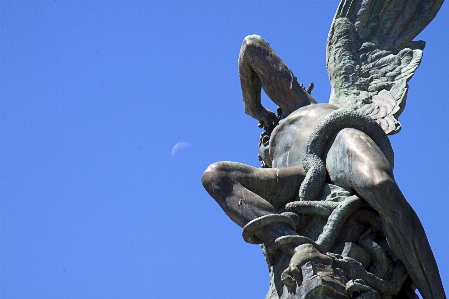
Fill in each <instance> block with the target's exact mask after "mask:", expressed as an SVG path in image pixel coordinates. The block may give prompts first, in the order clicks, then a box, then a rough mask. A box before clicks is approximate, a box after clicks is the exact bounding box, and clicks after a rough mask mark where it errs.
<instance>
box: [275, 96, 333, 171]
mask: <svg viewBox="0 0 449 299" xmlns="http://www.w3.org/2000/svg"><path fill="white" fill-rule="evenodd" d="M337 109H338V107H336V106H334V105H330V104H311V105H308V106H305V107H302V108H300V109H298V110H296V111H295V112H293V113H291V114H290V115H289V116H287V117H286V118H285V119H284V120H282V121H280V122H279V125H278V126H277V127H276V128H275V129H274V130H273V132H272V134H271V138H270V144H269V152H270V158H271V161H272V167H274V168H281V167H293V166H302V158H303V154H304V151H305V147H306V144H307V140H308V138H309V136H310V134H311V133H312V131H313V129H315V127H316V126H317V125H318V124H319V123H320V122H321V121H322V120H323V119H324V118H325V117H326V115H328V114H329V113H331V112H332V111H335V110H337Z"/></svg>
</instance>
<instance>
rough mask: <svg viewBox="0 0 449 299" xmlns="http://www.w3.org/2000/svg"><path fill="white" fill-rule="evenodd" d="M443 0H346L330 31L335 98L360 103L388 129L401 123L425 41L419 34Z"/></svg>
mask: <svg viewBox="0 0 449 299" xmlns="http://www.w3.org/2000/svg"><path fill="white" fill-rule="evenodd" d="M442 3H443V0H342V1H341V2H340V5H339V6H338V8H337V12H336V13H335V17H334V20H333V22H332V26H331V29H330V31H329V36H328V41H327V51H326V60H327V63H326V66H327V70H328V74H329V78H330V81H331V87H332V91H331V97H330V100H329V102H330V103H331V104H334V105H337V106H339V107H349V108H353V109H357V110H359V111H361V112H363V113H364V114H366V115H368V116H370V117H372V118H373V119H374V120H376V121H377V122H378V123H379V124H380V125H381V126H382V128H383V129H384V131H385V132H386V133H387V134H395V133H397V132H399V130H400V129H401V125H400V123H399V122H398V120H397V118H398V117H399V115H400V114H401V113H402V111H403V110H404V107H405V101H406V98H407V90H408V84H407V82H408V81H409V80H410V79H411V78H412V77H413V74H414V72H415V71H416V69H417V68H418V66H419V64H420V63H421V59H422V51H423V49H424V46H425V43H424V42H423V41H413V39H414V38H415V37H416V36H417V35H418V34H419V33H420V32H421V31H422V30H423V29H424V28H425V27H426V26H427V25H428V24H429V23H430V21H432V19H433V18H434V17H435V16H436V14H437V12H438V10H439V9H440V7H441V5H442Z"/></svg>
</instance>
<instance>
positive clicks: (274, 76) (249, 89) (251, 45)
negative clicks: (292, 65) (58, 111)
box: [239, 35, 316, 127]
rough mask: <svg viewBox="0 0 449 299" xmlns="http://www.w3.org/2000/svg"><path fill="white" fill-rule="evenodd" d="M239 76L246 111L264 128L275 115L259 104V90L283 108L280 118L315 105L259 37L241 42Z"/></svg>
mask: <svg viewBox="0 0 449 299" xmlns="http://www.w3.org/2000/svg"><path fill="white" fill-rule="evenodd" d="M239 74H240V83H241V86H242V94H243V103H244V106H245V112H246V113H247V114H249V115H250V116H252V117H253V118H256V119H258V120H259V121H263V122H264V125H265V126H266V127H270V125H271V123H273V122H276V119H272V118H273V116H274V114H273V113H270V112H271V111H267V110H266V109H265V108H264V107H263V106H262V105H261V102H260V92H261V88H262V87H263V89H264V90H265V92H266V94H267V95H268V97H269V98H270V99H271V100H272V101H273V102H274V103H276V104H277V105H278V106H279V107H280V108H281V109H282V117H286V116H287V115H289V114H290V113H292V112H293V111H295V110H296V109H298V108H300V107H303V106H306V105H309V104H310V103H316V101H315V100H314V99H313V98H312V96H311V95H310V94H309V93H308V92H306V91H305V90H304V89H303V88H302V86H301V85H300V84H299V83H298V81H297V80H296V77H295V76H294V75H293V73H292V71H291V70H290V69H289V68H288V66H287V65H286V64H285V63H284V62H282V60H281V59H280V58H279V57H278V56H277V55H276V53H274V51H273V49H271V47H270V45H269V44H268V43H267V42H266V41H265V40H264V39H263V38H262V37H260V36H258V35H250V36H247V37H246V38H245V39H244V40H243V43H242V47H241V48H240V55H239ZM268 123H270V125H269V124H268Z"/></svg>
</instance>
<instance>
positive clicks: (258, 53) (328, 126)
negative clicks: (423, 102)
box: [202, 0, 446, 299]
mask: <svg viewBox="0 0 449 299" xmlns="http://www.w3.org/2000/svg"><path fill="white" fill-rule="evenodd" d="M442 2H443V1H442V0H439V1H436V0H434V1H429V0H428V1H406V0H398V1H385V0H384V1H380V0H377V1H376V0H353V1H349V0H342V1H341V3H340V5H339V7H338V9H337V13H336V15H335V17H334V20H333V22H332V25H331V29H330V32H329V36H328V41H327V52H326V53H327V57H326V60H327V70H328V73H329V77H330V82H331V87H332V92H331V97H330V100H329V104H317V103H316V101H315V100H314V99H313V97H312V96H311V92H312V89H313V84H311V85H310V86H309V87H308V88H307V89H305V88H303V86H302V85H301V84H299V83H298V82H297V80H296V77H295V76H294V75H293V73H292V71H291V70H290V69H289V68H288V67H287V66H286V65H285V64H284V63H283V62H282V60H281V59H280V58H279V57H278V56H277V55H276V54H275V53H274V51H273V50H272V49H271V47H270V46H269V44H268V43H267V42H266V41H265V40H264V39H263V38H261V37H260V36H257V35H252V36H248V37H246V38H245V40H244V41H243V44H242V47H241V51H240V56H239V74H240V81H241V86H242V94H243V101H244V108H245V112H246V113H247V114H249V115H250V116H252V117H253V118H255V119H257V120H258V121H259V125H260V127H263V128H264V132H263V133H262V134H261V138H260V142H259V160H260V161H261V162H262V168H254V167H251V166H248V165H245V164H241V163H235V162H218V163H214V164H212V165H210V166H209V167H208V168H207V170H206V171H205V172H204V174H203V177H202V183H203V186H204V187H205V188H206V190H207V192H208V193H209V194H210V195H211V196H212V197H213V198H214V199H215V200H216V201H217V203H218V204H219V205H220V207H221V208H222V209H223V211H224V212H225V213H226V214H227V215H228V216H229V217H230V218H231V219H232V220H233V221H234V222H235V223H237V224H238V225H239V226H241V227H242V228H243V238H244V240H245V241H246V242H248V243H252V244H262V250H263V252H264V255H265V257H266V261H267V263H268V266H269V269H270V288H269V291H268V294H267V298H269V299H275V298H281V299H287V298H292V299H293V298H295V299H299V298H310V299H311V298H358V299H365V298H372V299H374V298H376V299H377V298H418V297H417V295H416V294H415V289H416V288H418V290H419V292H420V293H421V294H422V296H423V298H424V299H430V298H434V299H441V298H446V297H445V294H444V289H443V286H442V283H441V279H440V276H439V273H438V267H437V264H436V262H435V259H434V257H433V254H432V250H431V248H430V245H429V243H428V241H427V237H426V234H425V232H424V229H423V227H422V225H421V222H420V221H419V219H418V217H417V215H416V213H415V212H414V211H413V209H412V207H411V206H410V205H409V204H408V202H407V201H406V199H405V198H404V196H403V195H402V193H401V191H400V189H399V187H398V186H397V184H396V182H395V180H394V177H393V165H394V155H393V150H392V148H391V145H390V142H389V139H388V137H387V134H395V133H397V132H399V130H400V128H401V126H400V123H399V122H398V120H397V118H398V117H399V115H400V114H401V112H402V111H403V109H404V106H405V100H406V96H407V89H408V84H407V82H408V81H409V80H410V79H411V77H412V76H413V74H414V72H415V70H416V69H417V67H418V66H419V64H420V62H421V58H422V51H423V49H424V45H425V43H424V42H423V41H413V39H414V38H415V37H416V36H417V35H418V34H419V33H420V32H421V31H422V30H423V29H424V28H425V27H426V26H427V25H428V23H429V22H430V21H431V20H432V19H433V18H434V17H435V15H436V13H437V12H438V10H439V8H440V7H441V5H442ZM262 88H263V89H264V91H265V92H266V94H267V95H268V97H269V98H270V99H271V100H272V101H273V102H274V103H276V104H277V105H278V106H279V108H278V111H277V115H276V114H275V113H273V112H271V111H269V110H267V109H265V108H264V107H263V106H262V105H261V101H260V96H261V89H262Z"/></svg>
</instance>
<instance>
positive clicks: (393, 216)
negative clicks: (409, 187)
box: [326, 129, 446, 299]
mask: <svg viewBox="0 0 449 299" xmlns="http://www.w3.org/2000/svg"><path fill="white" fill-rule="evenodd" d="M326 164H327V167H328V171H329V175H330V178H331V180H332V181H333V182H334V183H336V184H339V185H343V186H345V187H350V188H353V189H355V190H356V191H357V193H358V194H359V195H360V196H362V197H363V199H365V200H366V201H367V202H368V203H369V204H370V205H371V206H372V207H373V208H374V209H376V210H377V211H378V212H379V215H380V217H381V220H382V224H383V228H384V232H385V235H386V237H387V240H388V244H389V245H390V248H391V250H392V251H393V252H394V253H395V254H396V256H397V257H398V258H399V259H400V260H401V261H402V262H403V263H404V265H405V267H406V268H407V270H408V273H409V275H410V277H411V278H412V280H413V282H414V283H415V284H416V286H417V287H418V289H419V291H420V293H421V295H422V296H423V297H424V299H431V298H433V299H440V298H446V297H445V295H444V289H443V286H442V283H441V280H440V276H439V273H438V267H437V264H436V261H435V258H434V256H433V253H432V250H431V248H430V245H429V243H428V241H427V237H426V233H425V231H424V228H423V226H422V224H421V222H420V220H419V219H418V216H417V215H416V213H415V211H414V210H413V208H412V207H411V206H410V205H409V203H408V202H407V200H406V199H405V198H404V196H403V195H402V193H401V191H400V190H399V187H398V186H397V184H396V182H395V181H394V178H393V171H392V168H391V167H390V165H389V163H388V161H387V160H386V158H385V156H384V155H383V153H382V152H381V151H380V149H379V148H378V147H377V145H376V144H375V143H374V142H373V141H372V140H371V139H370V138H369V137H367V136H366V135H365V134H363V133H361V132H360V131H357V130H354V129H345V130H342V131H341V132H340V133H338V134H337V136H336V138H335V140H334V143H333V145H332V146H331V148H330V150H329V151H328V155H327V161H326Z"/></svg>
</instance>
